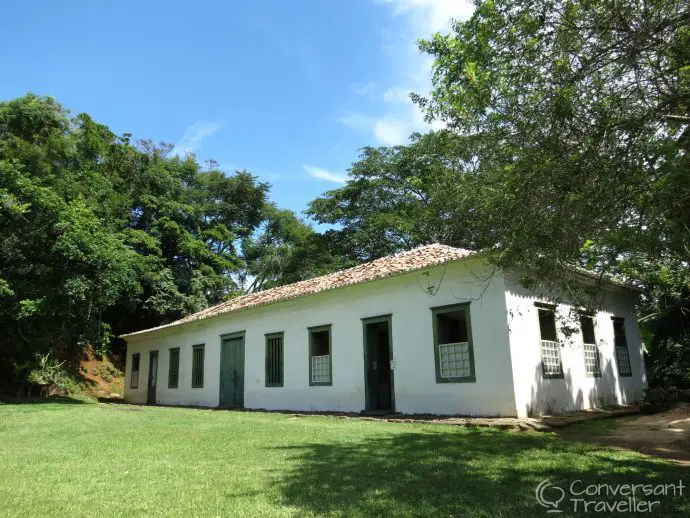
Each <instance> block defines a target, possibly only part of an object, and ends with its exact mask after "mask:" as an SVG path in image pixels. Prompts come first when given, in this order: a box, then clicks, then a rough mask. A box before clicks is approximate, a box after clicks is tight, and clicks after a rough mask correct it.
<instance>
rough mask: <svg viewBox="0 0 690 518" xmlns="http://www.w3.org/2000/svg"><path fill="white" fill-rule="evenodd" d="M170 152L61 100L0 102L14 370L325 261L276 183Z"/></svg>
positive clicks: (6, 344)
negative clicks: (274, 199)
mask: <svg viewBox="0 0 690 518" xmlns="http://www.w3.org/2000/svg"><path fill="white" fill-rule="evenodd" d="M170 151H171V146H170V145H165V144H156V143H154V142H152V141H140V142H137V143H132V142H131V141H130V136H129V135H122V136H118V135H115V134H114V133H112V132H111V131H110V130H109V129H108V128H107V127H106V126H104V125H102V124H99V123H97V122H95V121H94V120H93V119H91V118H90V117H89V116H88V115H86V114H80V115H78V116H76V117H73V118H71V117H70V116H69V114H68V113H67V111H66V110H65V109H63V108H62V107H61V106H60V105H59V104H58V103H57V102H56V101H55V100H53V99H52V98H48V97H38V96H35V95H31V94H29V95H27V96H25V97H22V98H19V99H15V100H12V101H9V102H3V103H0V344H1V348H0V364H2V365H3V366H4V367H5V374H6V371H7V369H8V368H10V367H11V365H12V364H14V365H15V366H21V365H22V363H23V362H25V361H28V360H29V359H30V358H31V357H32V356H33V354H34V353H35V352H44V351H48V350H51V349H58V350H60V349H63V350H66V351H69V350H74V349H75V348H77V349H78V348H79V347H82V346H84V345H85V344H87V343H92V344H105V345H106V346H107V344H108V341H109V340H110V338H111V336H112V335H113V334H120V333H124V332H128V331H133V330H137V329H142V328H146V327H151V326H156V325H160V324H162V323H166V322H170V321H172V320H175V319H177V318H180V317H181V316H183V315H186V314H188V313H191V312H194V311H197V310H200V309H202V308H205V307H207V306H209V305H211V304H214V303H217V302H219V301H221V300H223V299H224V298H226V297H229V296H233V295H235V294H238V293H242V292H243V291H245V290H246V289H258V288H260V287H264V286H268V285H271V284H272V285H275V284H279V283H281V282H287V281H289V280H295V279H299V278H301V277H305V276H310V275H313V274H314V272H318V271H319V267H320V266H319V265H317V264H314V263H313V261H312V262H310V261H306V260H300V259H299V257H300V256H301V255H302V256H303V255H305V254H307V255H309V254H308V252H307V251H306V250H308V249H309V248H310V247H314V246H315V245H314V243H315V240H316V234H315V232H314V231H313V230H312V229H311V227H309V226H308V225H307V224H305V223H303V222H302V221H300V220H299V219H298V218H297V217H296V216H295V215H294V214H293V213H292V212H290V211H286V210H279V209H277V208H276V207H275V206H274V205H273V204H272V203H271V202H269V201H268V196H269V190H270V186H269V185H268V184H266V183H263V182H260V181H258V179H257V178H256V177H254V176H252V175H251V174H250V173H248V172H246V171H239V172H235V173H233V174H229V175H226V174H224V173H223V172H221V171H219V170H217V169H215V168H214V167H213V166H214V164H211V166H212V167H211V168H210V169H208V170H202V168H201V167H200V165H199V164H198V163H197V161H196V160H195V158H194V157H193V156H188V157H186V158H178V157H175V156H172V155H171V153H170ZM288 250H289V252H290V253H289V254H286V253H285V252H286V251H288ZM276 256H280V257H281V261H282V262H281V264H279V265H276V264H272V263H271V261H272V260H273V258H274V257H276ZM288 256H289V258H288V259H285V257H288ZM315 257H316V256H315ZM320 257H321V258H323V259H325V260H326V261H328V260H329V259H328V258H327V253H322V254H321V256H320ZM283 263H285V264H283ZM250 287H251V288H250ZM0 375H2V373H0Z"/></svg>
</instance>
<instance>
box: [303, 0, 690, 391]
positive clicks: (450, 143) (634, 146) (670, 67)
mask: <svg viewBox="0 0 690 518" xmlns="http://www.w3.org/2000/svg"><path fill="white" fill-rule="evenodd" d="M420 46H421V49H422V50H423V51H425V52H427V53H429V54H430V55H431V56H433V58H434V67H433V85H434V88H433V91H432V94H431V96H430V97H429V98H428V99H426V98H422V97H419V96H413V97H414V98H415V100H416V101H417V102H418V103H419V104H420V105H421V106H422V107H423V108H424V109H425V110H426V111H427V115H428V117H429V118H436V119H440V120H442V121H444V122H445V123H446V125H447V127H448V129H447V130H446V131H445V132H441V133H439V134H430V135H426V136H424V137H415V138H414V139H413V142H412V143H411V144H410V145H409V146H405V147H397V148H393V149H366V150H365V152H364V155H363V156H362V158H361V160H360V161H359V162H357V163H356V164H354V166H353V168H352V170H351V177H352V179H351V181H350V182H348V184H347V185H346V186H344V187H342V188H340V189H337V190H335V191H331V192H329V193H327V194H326V195H325V196H323V197H322V198H321V199H318V200H316V201H314V202H313V203H312V205H311V213H312V214H313V215H314V216H315V217H316V219H318V220H320V221H325V222H337V223H340V225H341V226H342V229H341V230H336V231H333V232H332V233H333V234H334V235H333V238H334V239H335V240H336V241H339V242H340V243H342V246H343V247H346V248H350V247H356V249H357V253H358V254H359V255H361V256H363V257H367V258H368V257H371V256H372V255H373V256H375V255H377V254H379V253H388V252H389V251H391V249H398V248H401V247H409V246H412V245H416V244H420V243H426V242H430V241H437V240H438V241H441V242H445V243H447V244H451V245H460V246H469V247H471V248H474V247H479V248H484V249H487V250H490V251H491V253H492V254H493V259H494V261H495V262H496V263H498V264H500V265H506V266H512V267H519V268H520V269H521V271H523V272H526V273H528V274H530V277H531V278H532V279H540V280H544V279H549V278H559V279H562V278H564V277H565V275H564V274H565V272H567V270H568V269H569V268H571V267H572V265H579V266H581V267H584V268H587V269H589V270H592V271H595V272H597V273H600V274H602V275H606V274H610V275H617V276H621V277H623V278H625V279H627V280H630V281H632V282H635V283H637V284H638V285H639V286H640V287H642V288H643V289H644V290H645V295H644V297H643V298H642V301H641V316H642V318H643V321H644V322H645V325H646V327H647V329H648V330H649V331H650V344H651V347H650V354H651V357H652V364H653V368H652V370H651V373H650V374H651V378H652V381H653V382H657V383H663V382H665V381H672V380H675V381H676V382H682V383H685V384H688V383H690V376H689V372H690V370H689V369H690V268H689V266H690V172H689V171H690V4H688V3H687V2H681V1H678V0H655V1H651V0H645V1H639V2H638V1H636V2H620V1H608V0H607V1H601V2H591V1H584V0H583V1H580V0H556V1H552V0H524V1H517V2H516V1H502V0H499V1H478V2H477V3H476V11H475V13H474V15H473V17H472V18H471V19H470V20H468V21H467V22H457V23H455V24H454V26H453V31H452V33H451V34H447V35H441V34H437V35H434V36H433V37H432V38H431V39H430V40H428V41H422V42H421V44H420ZM439 149H441V151H440V152H439ZM382 243H388V245H389V246H388V247H385V246H383V245H382Z"/></svg>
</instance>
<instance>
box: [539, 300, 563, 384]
mask: <svg viewBox="0 0 690 518" xmlns="http://www.w3.org/2000/svg"><path fill="white" fill-rule="evenodd" d="M538 312H539V333H540V349H541V369H542V373H543V375H544V377H545V378H562V377H563V362H562V361H561V344H560V343H559V342H558V333H557V332H556V311H555V308H548V307H540V308H539V309H538Z"/></svg>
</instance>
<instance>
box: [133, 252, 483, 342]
mask: <svg viewBox="0 0 690 518" xmlns="http://www.w3.org/2000/svg"><path fill="white" fill-rule="evenodd" d="M473 253H474V252H471V251H470V250H464V249H461V248H453V247H450V246H445V245H439V244H433V245H426V246H420V247H419V248H415V249H413V250H409V251H407V252H401V253H398V254H395V255H389V256H386V257H382V258H381V259H376V260H375V261H371V262H370V263H364V264H360V265H358V266H355V267H353V268H348V269H346V270H340V271H337V272H333V273H329V274H328V275H323V276H321V277H314V278H313V279H307V280H305V281H300V282H296V283H294V284H287V285H285V286H278V287H277V288H271V289H269V290H265V291H259V292H256V293H249V294H247V295H241V296H239V297H235V298H233V299H230V300H226V301H225V302H221V303H220V304H217V305H215V306H212V307H210V308H207V309H204V310H202V311H199V312H197V313H194V314H192V315H188V316H186V317H184V318H182V319H180V320H177V321H175V322H172V323H170V324H165V325H162V326H158V327H153V328H151V329H144V330H142V331H136V332H134V333H129V334H126V335H122V337H128V336H134V335H139V334H144V333H149V332H151V331H156V330H158V329H164V328H168V327H173V326H179V325H182V324H186V323H189V322H194V321H197V320H204V319H207V318H212V317H217V316H220V315H226V314H228V313H234V312H235V311H240V310H242V309H248V308H254V307H259V306H266V305H268V304H275V303H276V302H282V301H285V300H291V299H296V298H299V297H304V296H306V295H313V294H315V293H320V292H322V291H327V290H332V289H335V288H342V287H344V286H351V285H353V284H362V283H365V282H370V281H375V280H377V279H383V278H386V277H392V276H394V275H399V274H402V273H407V272H412V271H415V270H420V269H423V268H429V267H430V266H437V265H440V264H444V263H449V262H452V261H458V260H460V259H464V258H465V257H468V256H469V255H472V254H473Z"/></svg>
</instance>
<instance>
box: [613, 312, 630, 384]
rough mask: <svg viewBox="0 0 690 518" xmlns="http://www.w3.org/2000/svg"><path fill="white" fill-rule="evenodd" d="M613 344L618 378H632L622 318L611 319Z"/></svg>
mask: <svg viewBox="0 0 690 518" xmlns="http://www.w3.org/2000/svg"><path fill="white" fill-rule="evenodd" d="M612 320H613V342H614V349H615V350H616V365H617V366H618V375H619V376H632V365H631V364H630V351H628V340H627V338H626V336H625V320H624V319H622V318H616V317H614V318H613V319H612Z"/></svg>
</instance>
